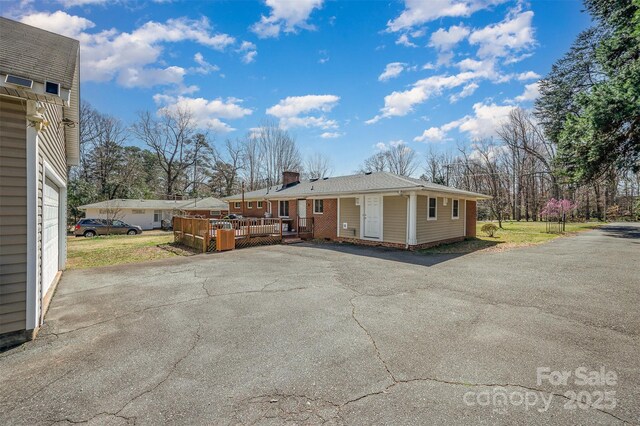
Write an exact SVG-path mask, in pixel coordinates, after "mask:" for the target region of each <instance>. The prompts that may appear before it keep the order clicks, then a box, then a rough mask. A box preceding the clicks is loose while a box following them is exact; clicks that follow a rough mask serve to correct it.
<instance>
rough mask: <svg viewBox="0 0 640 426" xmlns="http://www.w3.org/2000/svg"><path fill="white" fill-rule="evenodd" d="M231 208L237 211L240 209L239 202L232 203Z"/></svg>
mask: <svg viewBox="0 0 640 426" xmlns="http://www.w3.org/2000/svg"><path fill="white" fill-rule="evenodd" d="M233 208H234V209H239V208H240V201H236V202H235V203H233Z"/></svg>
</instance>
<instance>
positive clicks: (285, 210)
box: [278, 200, 289, 217]
mask: <svg viewBox="0 0 640 426" xmlns="http://www.w3.org/2000/svg"><path fill="white" fill-rule="evenodd" d="M278 216H280V217H289V201H286V200H280V202H278Z"/></svg>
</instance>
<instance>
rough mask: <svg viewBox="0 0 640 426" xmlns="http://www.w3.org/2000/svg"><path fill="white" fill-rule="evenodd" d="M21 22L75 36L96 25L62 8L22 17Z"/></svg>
mask: <svg viewBox="0 0 640 426" xmlns="http://www.w3.org/2000/svg"><path fill="white" fill-rule="evenodd" d="M20 22H22V23H24V24H27V25H31V26H33V27H38V28H42V29H44V30H47V31H51V32H53V33H56V34H62V35H65V36H67V37H74V38H77V37H78V35H79V34H80V33H82V31H84V30H88V29H89V28H93V27H95V26H96V24H94V23H93V22H91V21H90V20H88V19H86V18H82V17H80V16H72V15H69V14H68V13H66V12H63V11H61V10H58V11H56V12H53V13H47V12H38V13H32V14H29V15H26V16H23V17H22V18H20Z"/></svg>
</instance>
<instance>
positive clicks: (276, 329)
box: [0, 224, 640, 425]
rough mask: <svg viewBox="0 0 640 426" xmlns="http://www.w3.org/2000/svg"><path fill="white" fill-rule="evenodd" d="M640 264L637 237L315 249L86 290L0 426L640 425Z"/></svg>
mask: <svg viewBox="0 0 640 426" xmlns="http://www.w3.org/2000/svg"><path fill="white" fill-rule="evenodd" d="M638 265H640V226H639V225H637V224H635V225H624V224H620V225H611V226H607V227H605V228H602V229H600V230H597V231H589V232H586V233H582V234H580V235H579V236H577V237H571V238H560V239H557V240H555V241H553V242H551V243H549V244H546V245H541V246H535V247H530V248H525V249H515V250H510V251H506V252H494V253H474V254H470V255H465V256H451V255H443V256H435V255H433V256H422V255H417V254H413V253H405V252H399V251H393V250H386V249H384V250H383V249H371V248H361V247H350V246H344V245H334V244H321V245H306V244H301V245H293V246H269V247H255V248H250V249H243V250H236V251H233V252H227V253H222V254H214V255H201V256H194V257H191V258H175V259H170V260H162V261H155V262H149V263H145V264H139V265H133V266H120V267H106V268H97V269H93V270H77V271H69V272H66V273H65V274H64V277H63V279H62V282H61V284H60V286H59V289H58V292H57V294H56V296H55V298H54V300H53V302H52V306H51V309H50V311H49V313H48V315H47V321H46V326H45V327H44V329H43V330H42V331H41V333H40V336H39V338H38V339H37V340H36V341H34V342H30V343H28V344H25V345H23V346H21V347H18V348H15V349H12V350H10V351H7V352H5V353H2V354H0V381H1V384H0V424H3V425H5V424H6V425H14V424H58V423H59V424H66V423H78V422H88V423H89V424H108V425H118V424H134V423H135V424H148V425H158V424H165V423H169V424H189V425H193V424H282V423H285V422H291V423H294V424H318V423H328V424H363V425H364V424H514V423H519V424H524V423H530V424H541V425H542V424H568V423H570V424H617V423H623V422H625V421H626V422H629V423H632V424H636V423H640V355H639V354H640V313H639V309H638V308H639V306H640V274H639V273H638V270H639V269H640V267H639V266H638ZM579 367H584V368H585V371H592V370H598V371H601V368H604V370H605V373H606V372H612V373H615V375H616V380H611V374H609V376H607V377H608V380H607V383H605V384H595V385H592V386H589V385H583V386H581V385H579V384H577V383H576V375H575V370H576V369H577V368H579ZM539 368H547V370H544V371H562V370H565V371H569V372H570V373H571V376H570V377H568V378H567V381H566V384H556V385H554V384H552V383H551V382H550V380H547V376H545V379H544V380H542V381H541V382H538V380H537V370H538V369H539ZM541 371H542V370H541ZM614 382H615V383H614ZM580 391H583V392H582V394H579V395H578V394H577V393H578V392H580ZM605 391H607V392H609V393H607V394H606V395H605V393H604V392H605ZM572 392H574V393H575V396H574V394H573V393H572ZM610 392H615V394H613V396H612V394H611V393H610ZM576 397H578V398H580V399H581V400H582V401H585V402H587V404H584V405H583V404H576V403H575V402H574V401H573V398H576ZM505 398H506V399H505ZM612 398H613V400H614V401H613V402H615V406H613V402H612ZM589 400H590V402H589ZM504 401H506V402H504ZM503 402H504V403H503Z"/></svg>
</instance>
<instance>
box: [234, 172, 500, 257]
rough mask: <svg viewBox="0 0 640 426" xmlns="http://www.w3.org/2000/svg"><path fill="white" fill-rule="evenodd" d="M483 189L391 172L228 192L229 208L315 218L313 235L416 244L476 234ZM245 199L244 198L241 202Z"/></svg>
mask: <svg viewBox="0 0 640 426" xmlns="http://www.w3.org/2000/svg"><path fill="white" fill-rule="evenodd" d="M487 198H490V197H488V196H486V195H483V194H478V193H475V192H469V191H463V190H460V189H456V188H450V187H448V186H444V185H437V184H434V183H430V182H425V181H422V180H419V179H414V178H409V177H404V176H398V175H395V174H393V173H387V172H374V173H364V174H357V175H350V176H338V177H330V178H323V179H310V180H304V181H301V180H300V175H299V174H298V173H294V172H285V173H283V184H282V185H276V186H272V187H269V188H263V189H260V190H257V191H251V192H246V193H244V194H237V195H233V196H230V197H226V198H225V200H226V201H228V202H229V211H230V212H231V213H236V214H241V215H244V216H245V217H263V216H269V215H271V216H273V217H280V218H283V219H284V220H285V221H286V222H288V223H289V226H290V227H291V229H292V230H295V227H296V226H299V223H301V222H300V218H303V219H304V220H306V221H308V218H312V222H313V226H312V228H313V237H314V238H324V239H329V240H335V241H345V242H353V243H358V244H366V245H384V246H389V247H398V248H407V249H416V248H422V247H428V246H431V245H436V244H440V243H445V242H454V241H459V240H463V239H464V238H465V237H467V236H473V237H475V235H476V202H477V200H480V199H487ZM243 200H244V204H243Z"/></svg>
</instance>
